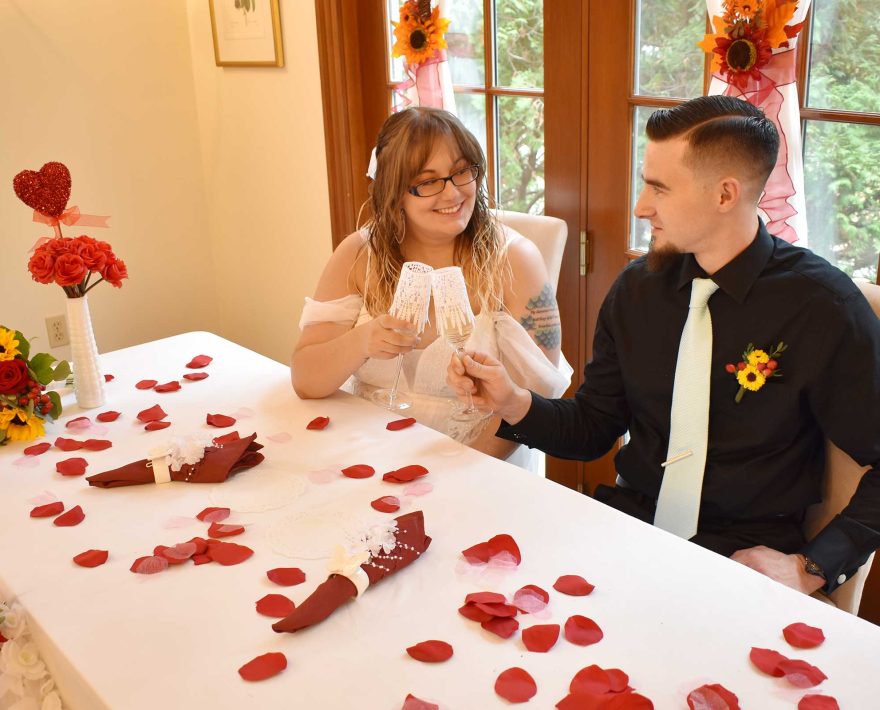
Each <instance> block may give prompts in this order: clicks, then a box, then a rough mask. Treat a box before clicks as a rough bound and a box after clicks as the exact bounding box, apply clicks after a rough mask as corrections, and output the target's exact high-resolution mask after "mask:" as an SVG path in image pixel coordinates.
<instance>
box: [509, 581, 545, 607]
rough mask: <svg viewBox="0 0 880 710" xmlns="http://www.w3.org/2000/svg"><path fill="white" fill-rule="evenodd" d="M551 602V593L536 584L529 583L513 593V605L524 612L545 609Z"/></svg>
mask: <svg viewBox="0 0 880 710" xmlns="http://www.w3.org/2000/svg"><path fill="white" fill-rule="evenodd" d="M549 602H550V594H548V593H547V592H545V591H544V590H543V589H541V588H540V587H536V586H535V585H534V584H527V585H526V586H524V587H522V588H521V589H518V590H517V591H516V593H515V594H514V595H513V605H514V606H515V607H516V608H517V609H519V610H520V611H521V612H523V613H524V614H535V613H537V612H539V611H543V610H544V609H545V608H546V607H547V604H548V603H549Z"/></svg>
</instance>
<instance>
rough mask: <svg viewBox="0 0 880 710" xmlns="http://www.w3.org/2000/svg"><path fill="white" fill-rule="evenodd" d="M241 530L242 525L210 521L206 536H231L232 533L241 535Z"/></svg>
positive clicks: (242, 530)
mask: <svg viewBox="0 0 880 710" xmlns="http://www.w3.org/2000/svg"><path fill="white" fill-rule="evenodd" d="M243 532H244V525H233V524H228V525H227V524H224V523H211V527H209V528H208V537H213V538H220V537H232V536H233V535H241V534H242V533H243Z"/></svg>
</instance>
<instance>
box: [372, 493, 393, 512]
mask: <svg viewBox="0 0 880 710" xmlns="http://www.w3.org/2000/svg"><path fill="white" fill-rule="evenodd" d="M370 505H371V506H372V507H373V508H374V509H375V510H378V511H379V512H380V513H396V512H397V511H398V510H400V499H399V498H398V497H397V496H382V497H381V498H376V500H374V501H371V502H370Z"/></svg>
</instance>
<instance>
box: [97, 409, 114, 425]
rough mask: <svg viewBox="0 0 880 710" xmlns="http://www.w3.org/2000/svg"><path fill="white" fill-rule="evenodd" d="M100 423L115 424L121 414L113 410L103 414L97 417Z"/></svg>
mask: <svg viewBox="0 0 880 710" xmlns="http://www.w3.org/2000/svg"><path fill="white" fill-rule="evenodd" d="M95 419H97V420H98V421H99V422H115V421H116V420H117V419H119V412H114V411H113V410H112V409H111V410H110V411H108V412H101V413H100V414H99V415H98V416H97V417H95Z"/></svg>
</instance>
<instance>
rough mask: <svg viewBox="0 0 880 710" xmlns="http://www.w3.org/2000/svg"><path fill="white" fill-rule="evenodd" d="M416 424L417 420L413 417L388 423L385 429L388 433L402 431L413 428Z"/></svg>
mask: <svg viewBox="0 0 880 710" xmlns="http://www.w3.org/2000/svg"><path fill="white" fill-rule="evenodd" d="M415 423H416V420H415V419H413V418H412V417H407V418H406V419H395V420H394V421H393V422H388V423H387V424H386V425H385V428H386V429H387V430H388V431H400V430H401V429H406V428H407V427H411V426H412V425H413V424H415Z"/></svg>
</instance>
